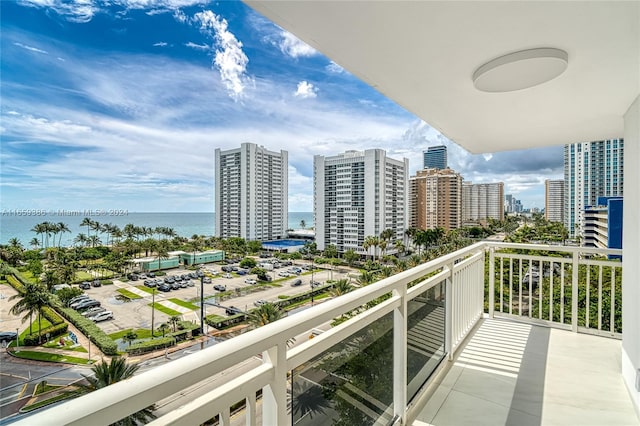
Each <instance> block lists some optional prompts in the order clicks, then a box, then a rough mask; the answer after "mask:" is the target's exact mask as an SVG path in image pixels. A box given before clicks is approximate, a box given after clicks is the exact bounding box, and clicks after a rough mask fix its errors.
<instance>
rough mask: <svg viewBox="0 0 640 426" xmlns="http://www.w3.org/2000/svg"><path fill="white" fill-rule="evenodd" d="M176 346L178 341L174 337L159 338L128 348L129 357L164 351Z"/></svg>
mask: <svg viewBox="0 0 640 426" xmlns="http://www.w3.org/2000/svg"><path fill="white" fill-rule="evenodd" d="M175 344H176V339H175V337H173V336H168V337H159V338H157V339H151V340H147V341H144V342H140V343H135V344H133V345H131V346H129V347H128V348H127V353H128V354H129V355H141V354H146V353H147V352H153V351H155V350H157V349H164V348H168V347H170V346H173V345H175Z"/></svg>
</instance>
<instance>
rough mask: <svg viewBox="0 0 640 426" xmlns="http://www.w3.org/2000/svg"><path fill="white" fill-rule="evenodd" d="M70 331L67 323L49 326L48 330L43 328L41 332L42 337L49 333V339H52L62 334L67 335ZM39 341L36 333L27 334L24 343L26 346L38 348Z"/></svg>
mask: <svg viewBox="0 0 640 426" xmlns="http://www.w3.org/2000/svg"><path fill="white" fill-rule="evenodd" d="M68 330H69V324H67V323H66V322H62V323H59V324H56V325H52V326H49V327H47V328H43V329H42V331H41V335H42V336H46V335H47V333H48V334H49V338H51V337H56V336H60V335H61V334H65V333H66V332H67V331H68ZM39 340H40V339H39V338H38V333H35V334H27V335H26V336H24V339H23V340H22V341H23V344H24V345H25V346H37V345H39V344H40V342H39Z"/></svg>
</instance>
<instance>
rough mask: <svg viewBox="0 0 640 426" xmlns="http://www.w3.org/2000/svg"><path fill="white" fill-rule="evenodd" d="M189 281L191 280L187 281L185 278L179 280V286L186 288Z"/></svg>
mask: <svg viewBox="0 0 640 426" xmlns="http://www.w3.org/2000/svg"><path fill="white" fill-rule="evenodd" d="M190 282H191V281H187V280H182V281H180V288H187V287H189V283H190Z"/></svg>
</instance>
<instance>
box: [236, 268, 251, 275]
mask: <svg viewBox="0 0 640 426" xmlns="http://www.w3.org/2000/svg"><path fill="white" fill-rule="evenodd" d="M248 273H249V271H247V270H246V269H238V270H237V271H236V274H238V275H247V274H248Z"/></svg>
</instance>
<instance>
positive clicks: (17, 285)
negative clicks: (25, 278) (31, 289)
mask: <svg viewBox="0 0 640 426" xmlns="http://www.w3.org/2000/svg"><path fill="white" fill-rule="evenodd" d="M6 278H7V282H8V283H9V284H11V287H13V288H15V289H16V291H17V292H18V293H20V294H24V285H23V284H22V282H20V281H19V280H18V278H16V275H7V277H6Z"/></svg>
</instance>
